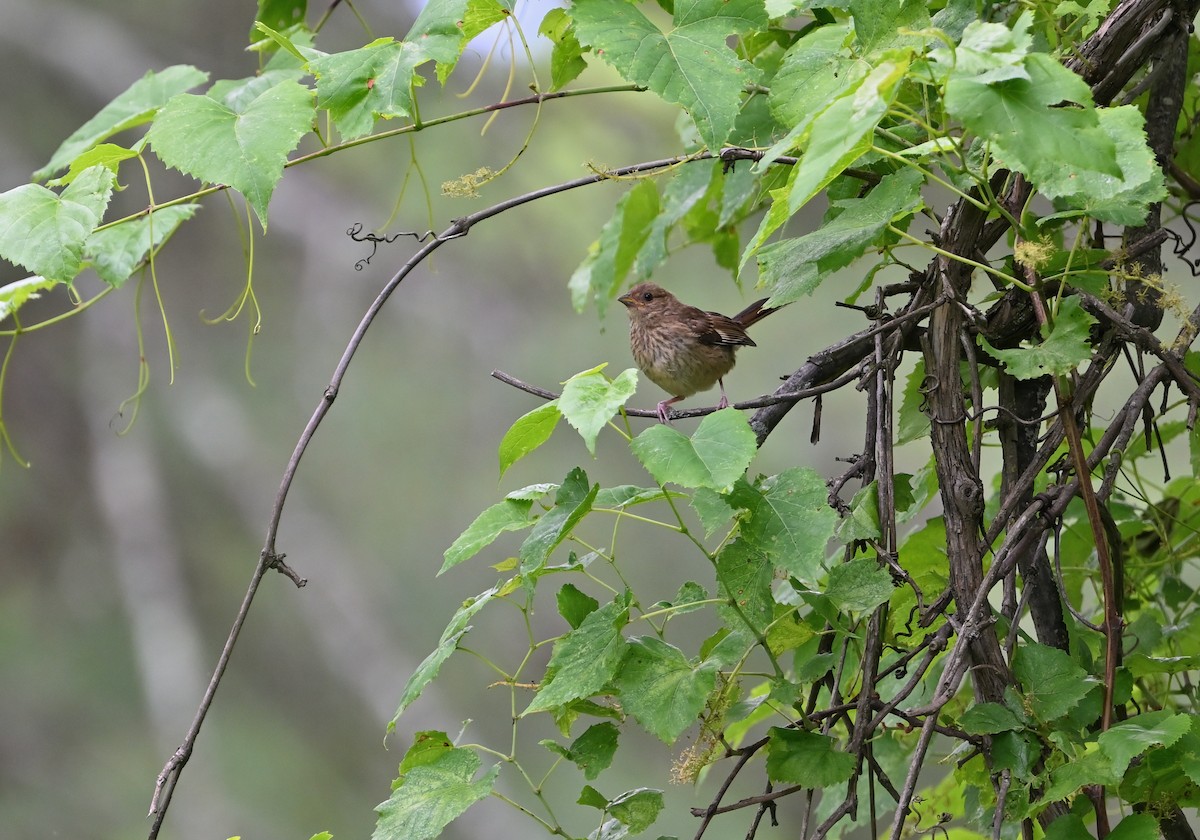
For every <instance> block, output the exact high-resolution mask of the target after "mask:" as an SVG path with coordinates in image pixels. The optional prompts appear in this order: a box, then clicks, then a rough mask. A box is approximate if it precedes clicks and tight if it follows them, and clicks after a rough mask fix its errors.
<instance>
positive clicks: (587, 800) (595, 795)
mask: <svg viewBox="0 0 1200 840" xmlns="http://www.w3.org/2000/svg"><path fill="white" fill-rule="evenodd" d="M575 804H577V805H586V806H588V807H589V808H595V809H596V810H598V811H603V810H604V809H605V808H607V807H608V797H607V796H605V795H604V794H602V793H601V792H600V791H598V790H596V789H595V788H594V787H592V786H591V785H584V786H583V790H581V791H580V792H579V799H577V800H576V801H575Z"/></svg>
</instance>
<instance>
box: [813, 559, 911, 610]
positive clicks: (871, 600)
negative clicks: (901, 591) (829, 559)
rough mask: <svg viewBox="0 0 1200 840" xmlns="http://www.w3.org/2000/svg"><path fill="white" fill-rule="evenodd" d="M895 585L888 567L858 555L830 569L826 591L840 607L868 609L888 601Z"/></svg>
mask: <svg viewBox="0 0 1200 840" xmlns="http://www.w3.org/2000/svg"><path fill="white" fill-rule="evenodd" d="M895 588H896V587H895V584H894V583H892V576H891V574H890V573H889V572H888V570H887V569H884V568H881V567H880V565H879V564H878V563H877V562H875V560H873V559H871V558H870V557H857V558H855V559H854V560H851V561H850V562H849V563H839V564H838V565H836V566H834V567H833V568H832V569H830V570H829V587H828V588H827V589H826V590H825V595H826V597H828V598H829V600H830V601H833V604H834V606H835V607H837V608H838V609H840V610H846V611H851V612H867V611H869V610H873V609H875V608H876V607H878V606H879V605H880V604H884V603H887V600H888V599H889V598H891V597H892V592H893V591H894V590H895Z"/></svg>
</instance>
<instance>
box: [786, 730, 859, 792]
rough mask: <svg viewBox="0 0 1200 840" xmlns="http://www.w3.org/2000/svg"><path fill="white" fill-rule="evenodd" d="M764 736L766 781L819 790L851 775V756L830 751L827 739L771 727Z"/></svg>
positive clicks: (838, 751) (800, 731)
mask: <svg viewBox="0 0 1200 840" xmlns="http://www.w3.org/2000/svg"><path fill="white" fill-rule="evenodd" d="M768 736H769V740H768V741H767V778H769V779H770V780H771V781H773V782H783V783H786V784H796V785H804V786H805V787H806V788H822V787H828V786H830V785H835V784H837V783H838V782H844V781H846V780H847V779H849V778H850V775H851V774H852V773H853V772H854V756H852V755H849V754H848V753H844V752H841V751H840V750H837V749H834V742H833V739H832V738H830V737H829V736H828V735H819V734H817V733H816V732H805V731H804V730H796V729H781V728H779V727H778V726H772V727H771V728H770V730H769V731H768Z"/></svg>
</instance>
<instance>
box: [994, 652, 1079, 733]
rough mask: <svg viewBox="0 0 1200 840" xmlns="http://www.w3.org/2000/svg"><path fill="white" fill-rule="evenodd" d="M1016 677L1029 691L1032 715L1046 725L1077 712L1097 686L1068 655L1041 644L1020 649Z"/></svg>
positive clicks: (1026, 695) (1014, 660) (1015, 659)
mask: <svg viewBox="0 0 1200 840" xmlns="http://www.w3.org/2000/svg"><path fill="white" fill-rule="evenodd" d="M1013 675H1014V676H1016V678H1017V679H1018V680H1019V681H1020V682H1021V685H1022V686H1023V687H1024V689H1025V691H1024V694H1025V697H1026V699H1027V700H1028V707H1029V711H1030V712H1031V713H1032V714H1033V716H1034V717H1035V718H1037V719H1038V720H1040V721H1044V722H1046V723H1051V722H1053V721H1055V720H1057V719H1058V718H1061V717H1062V716H1063V715H1065V714H1066V713H1067V712H1069V711H1071V709H1073V708H1075V706H1076V705H1077V704H1078V703H1079V701H1080V700H1082V699H1083V697H1084V695H1085V694H1087V693H1088V691H1090V690H1091V688H1092V686H1093V685H1095V683H1096V680H1095V679H1094V678H1092V677H1090V676H1088V673H1087V671H1085V670H1083V668H1081V667H1079V665H1078V664H1076V662H1075V660H1073V659H1072V658H1071V657H1070V656H1068V655H1067V654H1066V653H1064V652H1063V651H1061V650H1058V649H1057V648H1051V647H1046V646H1045V645H1038V644H1028V645H1024V646H1022V647H1020V648H1018V649H1017V654H1016V656H1015V657H1014V659H1013Z"/></svg>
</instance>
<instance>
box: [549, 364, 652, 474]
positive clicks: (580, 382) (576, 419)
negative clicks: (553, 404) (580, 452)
mask: <svg viewBox="0 0 1200 840" xmlns="http://www.w3.org/2000/svg"><path fill="white" fill-rule="evenodd" d="M604 367H605V366H604V365H600V367H597V368H593V369H592V370H585V371H584V372H582V373H577V374H575V375H574V376H572V377H571V378H570V379H568V380H567V381H566V382H564V383H563V391H562V396H560V397H559V398H558V410H559V411H560V412H562V416H563V417H564V418H566V421H567V422H568V423H570V424H571V425H572V426H573V427H574V428H575V430H576V431H577V432H579V435H580V437H582V438H583V442H584V443H585V444H586V445H587V448H588V452H590V453H592V454H593V455H595V454H596V437H597V436H598V435H599V434H600V430H601V429H603V428H604V427H605V426H606V425H608V421H609V420H611V419H612V417H613V415H614V414H616V413H617V411H618V409H620V408H621V406H623V405H625V403H626V401H627V400H628V399H629V398H630V397H632V396H633V392H634V391H636V390H637V369H636V368H629V369H627V370H624V371H622V372H621V373H620V374H619V375H618V376H617V377H616V378H615V379H612V380H610V379H609V378H608V377H607V376H605V375H604V373H603V372H602V369H603V368H604Z"/></svg>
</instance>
